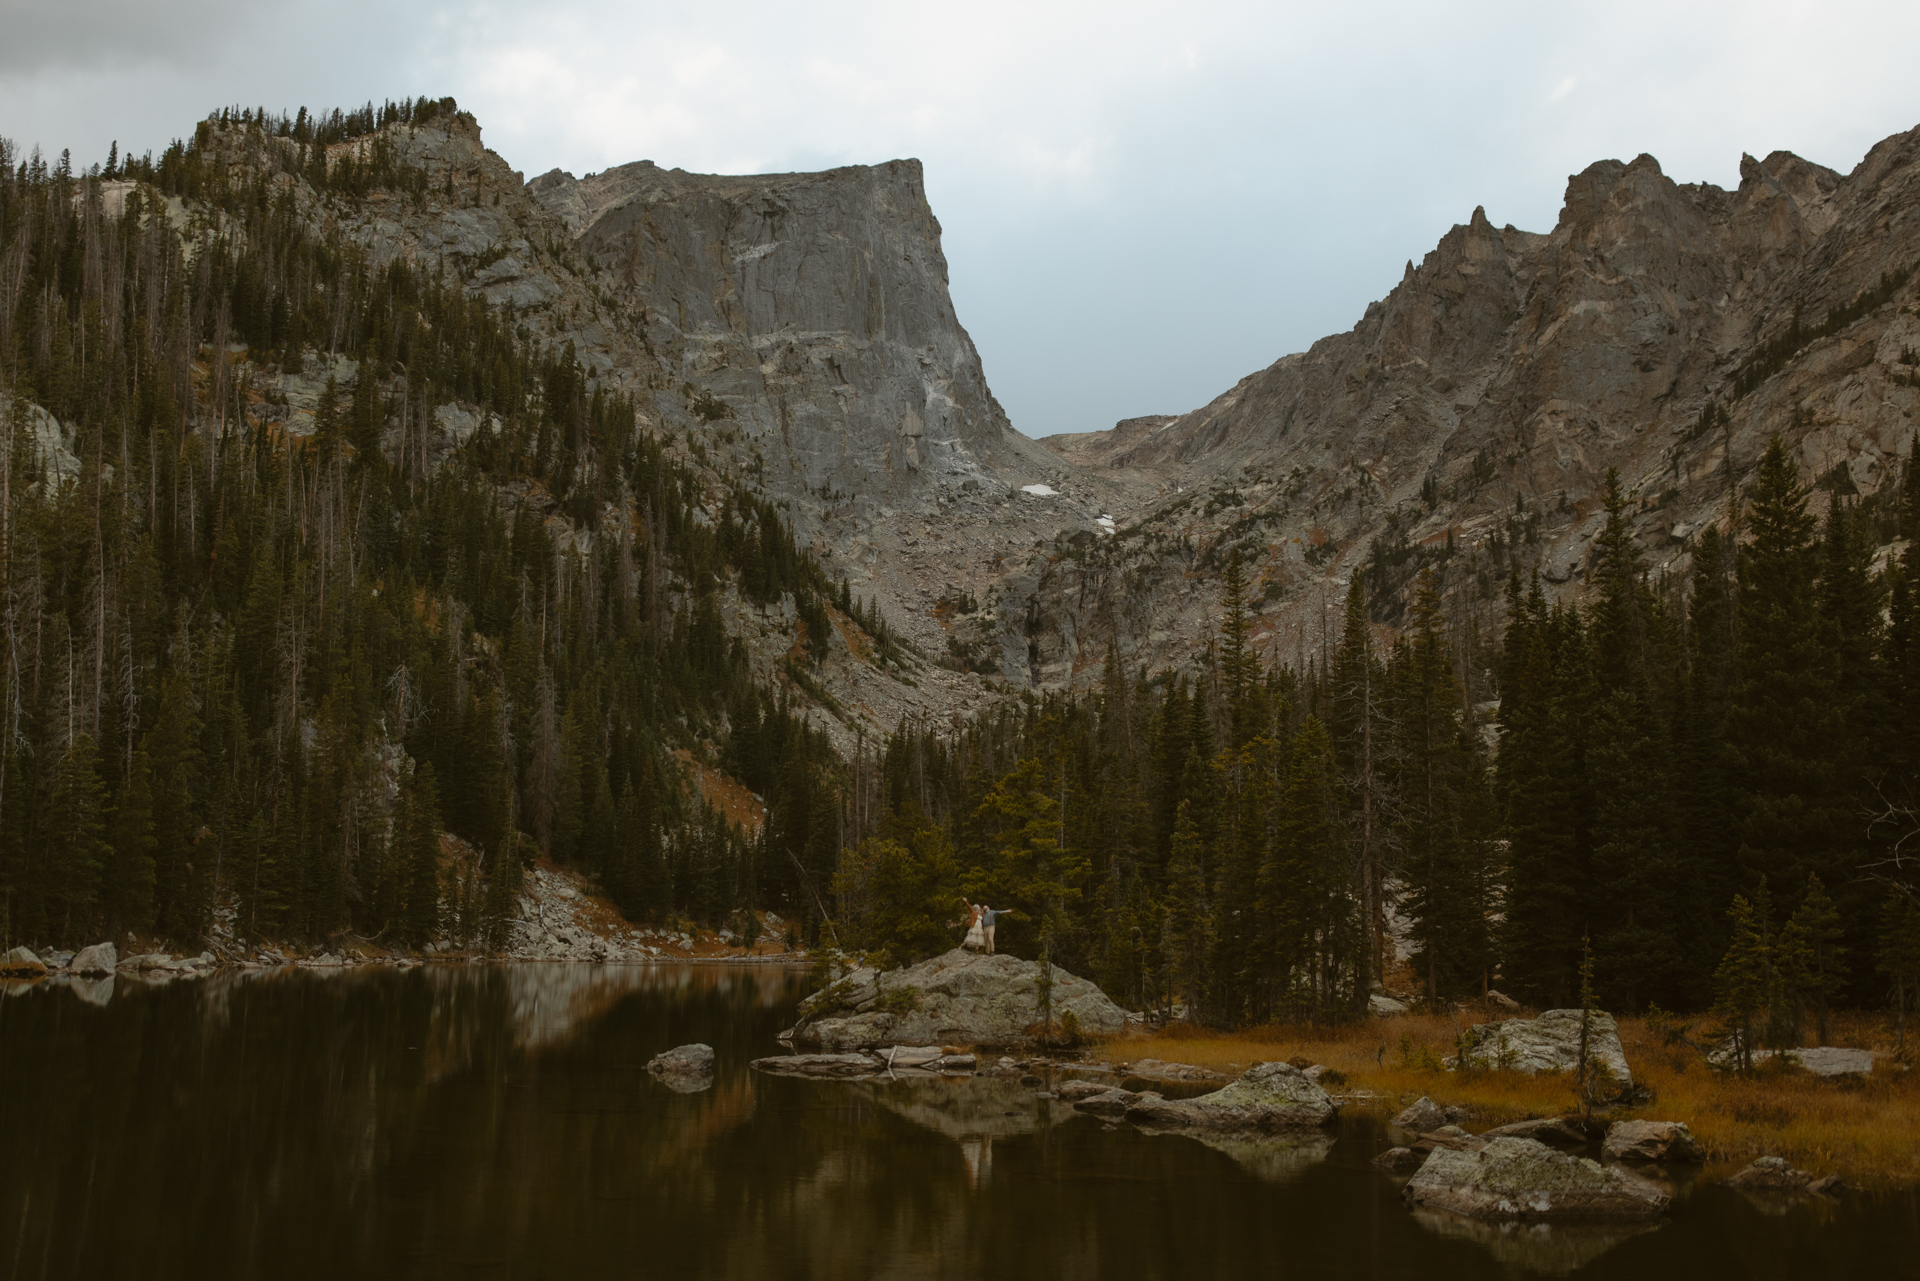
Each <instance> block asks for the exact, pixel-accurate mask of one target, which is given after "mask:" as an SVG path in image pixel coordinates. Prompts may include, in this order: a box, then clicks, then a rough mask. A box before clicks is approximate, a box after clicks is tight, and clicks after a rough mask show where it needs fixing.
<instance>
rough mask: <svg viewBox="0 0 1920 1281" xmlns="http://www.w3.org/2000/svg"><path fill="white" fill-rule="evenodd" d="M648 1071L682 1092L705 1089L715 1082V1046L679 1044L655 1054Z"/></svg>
mask: <svg viewBox="0 0 1920 1281" xmlns="http://www.w3.org/2000/svg"><path fill="white" fill-rule="evenodd" d="M647 1071H649V1072H651V1073H653V1074H654V1075H655V1076H657V1077H659V1078H660V1080H661V1081H662V1082H663V1083H664V1084H665V1085H666V1086H667V1087H668V1088H669V1089H673V1090H678V1091H679V1092H680V1093H682V1094H692V1093H694V1092H695V1091H698V1090H704V1089H706V1088H707V1087H708V1086H710V1085H712V1084H713V1047H712V1046H711V1045H701V1044H698V1043H695V1044H693V1045H682V1046H678V1047H676V1048H674V1049H671V1050H668V1051H666V1052H665V1053H663V1054H656V1055H654V1056H653V1058H652V1059H650V1060H648V1062H647Z"/></svg>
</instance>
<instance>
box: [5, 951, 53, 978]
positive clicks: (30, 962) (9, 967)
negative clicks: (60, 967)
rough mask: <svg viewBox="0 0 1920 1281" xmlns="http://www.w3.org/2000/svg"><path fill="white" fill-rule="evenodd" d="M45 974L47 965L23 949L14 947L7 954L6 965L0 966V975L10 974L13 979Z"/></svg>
mask: <svg viewBox="0 0 1920 1281" xmlns="http://www.w3.org/2000/svg"><path fill="white" fill-rule="evenodd" d="M46 972H47V963H46V962H45V961H42V960H41V959H40V958H39V957H37V956H35V955H34V954H33V953H32V952H30V951H28V950H27V949H26V948H24V947H16V948H14V949H13V950H12V951H11V952H8V953H7V959H6V963H5V964H3V965H0V974H10V975H12V976H14V977H15V978H31V977H34V976H36V975H40V974H45V973H46Z"/></svg>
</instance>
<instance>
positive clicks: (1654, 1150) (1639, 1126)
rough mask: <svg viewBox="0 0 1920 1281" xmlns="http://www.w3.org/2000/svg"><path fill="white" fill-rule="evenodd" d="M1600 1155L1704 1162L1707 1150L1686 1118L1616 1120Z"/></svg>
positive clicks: (1635, 1158) (1622, 1158)
mask: <svg viewBox="0 0 1920 1281" xmlns="http://www.w3.org/2000/svg"><path fill="white" fill-rule="evenodd" d="M1601 1155H1603V1156H1605V1157H1606V1158H1607V1159H1608V1160H1611V1161H1625V1160H1634V1161H1701V1160H1705V1159H1706V1153H1705V1152H1703V1151H1701V1150H1700V1145H1699V1144H1698V1143H1696V1142H1694V1139H1693V1132H1692V1131H1691V1130H1689V1129H1687V1126H1686V1123H1685V1122H1684V1121H1615V1122H1614V1123H1613V1124H1612V1125H1610V1126H1608V1127H1607V1141H1606V1145H1605V1146H1604V1147H1603V1148H1602V1149H1601Z"/></svg>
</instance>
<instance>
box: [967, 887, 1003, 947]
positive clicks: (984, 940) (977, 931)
mask: <svg viewBox="0 0 1920 1281" xmlns="http://www.w3.org/2000/svg"><path fill="white" fill-rule="evenodd" d="M960 905H961V906H962V907H964V908H966V909H967V937H966V939H965V941H963V942H962V943H961V944H960V946H961V947H966V948H972V949H973V950H974V951H976V952H985V953H986V954H987V955H988V956H992V955H993V926H994V922H996V921H998V920H999V919H1000V918H1001V917H1003V916H1005V915H1006V914H1007V913H1006V911H1005V909H1001V910H999V911H996V910H994V909H993V908H990V907H987V906H986V905H984V904H981V903H969V902H967V900H966V899H965V898H964V897H963V898H962V899H961V900H960Z"/></svg>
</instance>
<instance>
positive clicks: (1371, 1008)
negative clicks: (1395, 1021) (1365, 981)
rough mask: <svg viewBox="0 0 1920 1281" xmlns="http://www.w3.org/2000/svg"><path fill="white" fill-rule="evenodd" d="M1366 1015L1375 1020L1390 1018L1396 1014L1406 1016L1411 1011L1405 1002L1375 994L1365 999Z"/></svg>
mask: <svg viewBox="0 0 1920 1281" xmlns="http://www.w3.org/2000/svg"><path fill="white" fill-rule="evenodd" d="M1367 1013H1369V1014H1371V1015H1373V1016H1374V1017H1375V1018H1380V1019H1386V1018H1392V1017H1393V1016H1394V1015H1396V1014H1408V1013H1411V1011H1410V1010H1409V1009H1408V1007H1407V1003H1406V1002H1405V1001H1396V1000H1394V999H1393V998H1392V997H1390V996H1381V995H1380V994H1379V993H1378V992H1375V993H1374V994H1373V995H1372V996H1370V997H1368V998H1367Z"/></svg>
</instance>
